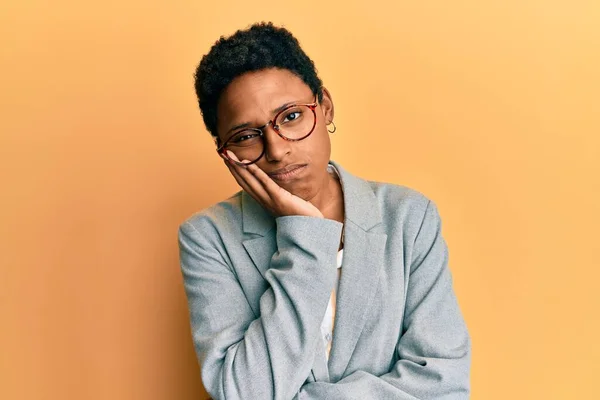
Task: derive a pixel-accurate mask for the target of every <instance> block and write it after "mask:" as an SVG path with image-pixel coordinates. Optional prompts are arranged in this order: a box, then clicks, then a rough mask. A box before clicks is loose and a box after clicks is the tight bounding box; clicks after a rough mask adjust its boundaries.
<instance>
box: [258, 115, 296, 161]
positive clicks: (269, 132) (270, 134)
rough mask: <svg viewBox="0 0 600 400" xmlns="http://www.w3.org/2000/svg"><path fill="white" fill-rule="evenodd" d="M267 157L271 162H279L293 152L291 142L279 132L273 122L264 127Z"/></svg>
mask: <svg viewBox="0 0 600 400" xmlns="http://www.w3.org/2000/svg"><path fill="white" fill-rule="evenodd" d="M263 132H264V136H263V137H264V140H265V157H266V159H267V161H269V162H279V161H281V160H283V158H284V157H285V156H286V155H288V154H290V152H291V144H292V143H291V142H289V141H287V140H285V139H284V138H282V137H281V136H279V135H278V134H277V132H276V131H275V129H274V128H273V125H272V124H269V125H268V126H267V127H265V128H264V130H263Z"/></svg>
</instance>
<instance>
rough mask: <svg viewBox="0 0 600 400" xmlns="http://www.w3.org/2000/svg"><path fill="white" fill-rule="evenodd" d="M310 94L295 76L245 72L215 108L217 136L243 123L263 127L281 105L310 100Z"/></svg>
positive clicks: (284, 72) (285, 72) (268, 71)
mask: <svg viewBox="0 0 600 400" xmlns="http://www.w3.org/2000/svg"><path fill="white" fill-rule="evenodd" d="M311 96H312V92H311V90H310V88H309V87H308V85H307V84H306V83H304V81H302V79H300V78H299V77H298V76H296V75H295V74H293V73H292V72H290V71H288V70H285V69H266V70H261V71H254V72H248V73H245V74H244V75H241V76H239V77H237V78H236V79H234V80H233V81H232V82H231V83H230V84H229V86H227V88H226V89H225V91H224V92H223V94H222V95H221V98H220V99H219V104H218V107H217V119H218V124H217V125H218V130H219V133H222V132H226V131H227V130H229V128H230V127H232V126H235V125H238V124H242V123H258V124H263V123H264V122H266V121H267V120H268V119H270V118H272V116H273V115H272V113H273V110H275V109H276V108H278V107H280V106H281V105H282V104H285V103H289V102H297V101H306V102H310V101H312V98H311Z"/></svg>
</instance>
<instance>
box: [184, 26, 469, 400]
mask: <svg viewBox="0 0 600 400" xmlns="http://www.w3.org/2000/svg"><path fill="white" fill-rule="evenodd" d="M195 77H196V85H195V88H196V93H197V95H198V99H199V104H200V109H201V111H202V115H203V118H204V122H205V124H206V127H207V129H208V131H209V132H210V133H211V134H212V135H213V136H214V139H215V143H216V146H217V152H218V154H219V155H220V156H221V157H222V158H223V160H224V162H225V165H226V166H227V168H228V169H229V171H230V172H231V174H232V175H233V177H234V178H235V180H236V181H237V182H238V184H239V185H240V186H241V188H242V189H243V191H241V192H239V193H237V194H236V195H234V196H233V197H231V198H229V199H227V200H225V201H223V202H221V203H219V204H216V205H214V206H212V207H210V208H208V209H206V210H204V211H201V212H199V213H197V214H196V215H194V216H192V217H191V218H190V219H188V220H187V221H186V222H184V223H183V224H182V225H181V228H180V232H179V244H180V257H181V268H182V272H183V276H184V282H185V290H186V294H187V298H188V303H189V310H190V318H191V326H192V334H193V340H194V344H195V347H196V352H197V355H198V358H199V361H200V364H201V366H202V380H203V383H204V386H205V388H206V390H207V391H208V393H210V394H211V396H212V397H213V398H215V399H292V398H297V399H415V398H416V399H465V398H468V394H469V368H470V340H469V336H468V333H467V330H466V327H465V323H464V321H463V318H462V316H461V313H460V310H459V308H458V305H457V301H456V298H455V295H454V293H453V289H452V282H451V276H450V272H449V270H448V267H447V248H446V244H445V242H444V240H443V238H442V237H441V231H440V229H441V228H440V219H439V216H438V212H437V209H436V206H435V205H434V203H432V202H431V201H429V200H428V199H427V198H425V197H424V196H423V195H421V194H419V193H418V192H416V191H414V190H411V189H409V188H406V187H402V186H397V185H392V184H385V183H376V182H368V181H365V180H363V179H360V178H358V177H356V176H353V175H352V174H350V173H349V172H347V171H345V170H344V169H343V168H342V166H340V165H339V164H337V163H336V162H334V161H330V160H329V157H330V150H331V145H330V138H329V133H328V131H329V132H333V131H335V124H334V122H333V118H334V105H333V100H332V97H331V94H330V93H329V91H328V90H327V89H325V88H324V87H323V86H322V82H321V80H320V79H319V77H318V76H317V73H316V70H315V67H314V64H313V62H312V61H311V60H310V58H308V56H307V55H306V54H305V53H304V52H303V51H302V49H301V48H300V46H299V44H298V41H297V40H296V39H295V38H294V37H293V36H292V35H291V33H290V32H288V31H287V30H285V29H283V28H278V27H275V26H273V25H272V24H256V25H253V26H252V27H250V28H249V29H247V30H243V31H238V32H236V33H235V34H234V35H233V36H231V37H229V38H221V39H220V40H219V41H217V42H216V43H215V45H214V46H213V47H212V49H211V50H210V52H209V53H208V54H207V55H205V56H204V57H203V59H202V61H201V62H200V65H199V66H198V68H197V71H196V76H195Z"/></svg>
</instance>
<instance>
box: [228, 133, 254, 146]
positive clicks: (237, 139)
mask: <svg viewBox="0 0 600 400" xmlns="http://www.w3.org/2000/svg"><path fill="white" fill-rule="evenodd" d="M259 136H261V134H260V133H258V132H255V131H251V130H245V131H241V132H238V133H236V134H235V135H233V137H232V138H231V140H230V141H229V142H230V143H232V144H233V143H241V142H245V141H248V140H252V139H256V138H258V137H259Z"/></svg>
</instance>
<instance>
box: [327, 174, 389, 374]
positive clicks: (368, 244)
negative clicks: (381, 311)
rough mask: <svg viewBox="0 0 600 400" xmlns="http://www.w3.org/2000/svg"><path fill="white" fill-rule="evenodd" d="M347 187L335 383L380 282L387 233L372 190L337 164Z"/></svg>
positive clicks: (332, 368) (334, 355)
mask: <svg viewBox="0 0 600 400" xmlns="http://www.w3.org/2000/svg"><path fill="white" fill-rule="evenodd" d="M331 163H332V164H333V165H334V166H335V167H336V168H337V169H338V172H339V174H340V179H341V182H342V187H343V190H344V206H345V221H344V230H345V232H344V259H343V261H342V271H341V278H340V285H339V290H338V292H337V301H336V315H335V324H334V332H333V343H332V348H331V353H330V358H329V375H330V378H331V381H332V382H337V381H338V380H340V379H341V378H342V377H343V376H344V372H345V371H346V369H347V367H348V363H349V361H350V358H351V357H352V354H353V352H354V348H355V347H356V343H357V342H358V338H359V337H360V335H361V333H362V331H363V328H364V325H365V322H366V320H367V318H368V316H369V308H370V307H371V303H372V301H373V298H374V297H375V293H376V291H377V287H378V284H379V278H380V272H381V270H382V266H383V261H384V260H383V259H384V250H385V244H386V241H387V235H386V234H384V233H379V232H378V229H377V227H378V226H379V225H381V215H380V213H379V207H378V204H377V199H376V197H375V194H374V193H373V189H372V188H371V186H370V184H369V183H368V182H367V181H364V180H362V179H360V178H357V177H354V176H352V175H351V174H349V173H348V172H346V171H345V170H344V169H343V168H341V167H340V166H339V165H338V164H337V163H334V162H331Z"/></svg>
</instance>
